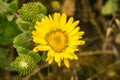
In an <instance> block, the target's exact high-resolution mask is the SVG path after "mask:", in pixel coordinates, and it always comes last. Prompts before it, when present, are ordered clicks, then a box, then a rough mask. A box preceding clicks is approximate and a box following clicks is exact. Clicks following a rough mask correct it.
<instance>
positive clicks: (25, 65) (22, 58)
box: [11, 54, 35, 75]
mask: <svg viewBox="0 0 120 80" xmlns="http://www.w3.org/2000/svg"><path fill="white" fill-rule="evenodd" d="M11 65H12V67H13V68H14V69H15V70H16V71H18V73H19V74H20V75H26V74H29V73H31V72H33V71H34V69H35V62H34V60H33V58H31V57H30V56H29V55H26V54H20V55H19V56H18V57H17V58H16V59H15V61H14V62H12V63H11Z"/></svg>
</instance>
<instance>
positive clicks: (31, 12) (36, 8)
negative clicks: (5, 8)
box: [18, 2, 46, 22]
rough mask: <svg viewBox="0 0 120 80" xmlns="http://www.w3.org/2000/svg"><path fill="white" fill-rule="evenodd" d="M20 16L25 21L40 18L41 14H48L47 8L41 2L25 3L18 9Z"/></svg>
mask: <svg viewBox="0 0 120 80" xmlns="http://www.w3.org/2000/svg"><path fill="white" fill-rule="evenodd" d="M18 12H19V15H20V17H21V18H22V19H23V20H25V21H30V22H32V21H36V20H39V15H41V14H46V8H45V7H44V6H43V5H42V4H41V3H40V2H36V3H32V2H30V3H27V4H23V6H22V8H21V9H19V10H18Z"/></svg>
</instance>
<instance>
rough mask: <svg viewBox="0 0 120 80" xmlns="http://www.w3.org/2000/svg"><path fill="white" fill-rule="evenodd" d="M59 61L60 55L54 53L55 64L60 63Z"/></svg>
mask: <svg viewBox="0 0 120 80" xmlns="http://www.w3.org/2000/svg"><path fill="white" fill-rule="evenodd" d="M60 61H61V59H60V55H59V53H56V54H55V62H60Z"/></svg>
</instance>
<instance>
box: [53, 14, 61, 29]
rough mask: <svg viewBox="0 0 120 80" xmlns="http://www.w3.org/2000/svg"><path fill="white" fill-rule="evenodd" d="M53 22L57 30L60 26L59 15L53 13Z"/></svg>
mask: <svg viewBox="0 0 120 80" xmlns="http://www.w3.org/2000/svg"><path fill="white" fill-rule="evenodd" d="M54 22H55V25H56V27H57V28H59V26H60V23H59V22H60V14H59V13H55V14H54Z"/></svg>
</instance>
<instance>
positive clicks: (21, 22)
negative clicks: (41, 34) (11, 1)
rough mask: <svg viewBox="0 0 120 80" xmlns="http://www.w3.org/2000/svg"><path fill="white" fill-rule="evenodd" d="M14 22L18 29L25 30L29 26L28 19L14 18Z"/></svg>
mask: <svg viewBox="0 0 120 80" xmlns="http://www.w3.org/2000/svg"><path fill="white" fill-rule="evenodd" d="M16 24H17V25H18V27H19V29H20V30H21V31H22V32H24V31H27V30H28V29H29V27H30V23H29V22H28V21H24V20H22V19H21V18H18V19H17V20H16Z"/></svg>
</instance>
